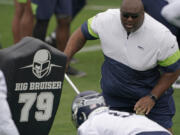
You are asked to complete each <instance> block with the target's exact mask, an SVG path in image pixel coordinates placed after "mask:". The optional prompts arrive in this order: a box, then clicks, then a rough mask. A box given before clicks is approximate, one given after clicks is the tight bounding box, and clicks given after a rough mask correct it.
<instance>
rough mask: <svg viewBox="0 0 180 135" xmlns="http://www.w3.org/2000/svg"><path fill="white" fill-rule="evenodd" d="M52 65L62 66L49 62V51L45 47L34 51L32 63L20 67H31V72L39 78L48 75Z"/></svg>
mask: <svg viewBox="0 0 180 135" xmlns="http://www.w3.org/2000/svg"><path fill="white" fill-rule="evenodd" d="M52 67H62V66H59V65H55V64H51V54H50V52H49V51H48V50H46V49H41V50H38V51H37V52H36V53H35V55H34V58H33V63H32V65H28V66H25V67H22V68H20V69H24V68H32V73H33V74H34V75H35V76H36V77H37V78H39V79H41V78H43V77H44V76H48V75H49V74H50V73H51V68H52Z"/></svg>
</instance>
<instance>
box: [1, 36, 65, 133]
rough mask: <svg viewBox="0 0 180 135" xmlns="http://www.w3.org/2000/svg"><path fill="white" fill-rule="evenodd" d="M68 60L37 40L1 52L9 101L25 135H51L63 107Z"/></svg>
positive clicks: (24, 42)
mask: <svg viewBox="0 0 180 135" xmlns="http://www.w3.org/2000/svg"><path fill="white" fill-rule="evenodd" d="M65 65H66V57H65V55H64V54H63V53H61V52H60V51H58V50H57V49H55V48H53V47H50V46H49V45H47V44H46V43H44V42H42V41H40V40H38V39H34V38H30V37H28V38H24V39H23V40H22V41H21V42H19V43H18V44H16V45H14V46H12V47H10V48H7V49H3V50H1V51H0V67H1V69H2V70H3V71H4V74H5V77H6V81H7V85H8V102H9V105H10V109H11V112H12V116H13V119H14V121H15V124H16V125H17V127H18V130H19V132H20V134H21V135H48V134H49V131H50V129H51V126H52V123H53V121H54V117H55V114H56V111H57V108H58V105H59V101H60V97H61V91H62V85H63V80H64V71H65Z"/></svg>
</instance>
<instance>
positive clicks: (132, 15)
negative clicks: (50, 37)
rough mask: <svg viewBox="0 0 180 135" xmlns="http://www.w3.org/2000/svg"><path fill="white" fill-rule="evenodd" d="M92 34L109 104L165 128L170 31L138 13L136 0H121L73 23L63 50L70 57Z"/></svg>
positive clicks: (176, 55) (179, 70)
mask: <svg viewBox="0 0 180 135" xmlns="http://www.w3.org/2000/svg"><path fill="white" fill-rule="evenodd" d="M98 38H99V39H100V41H101V47H102V50H103V53H104V58H105V60H104V63H103V65H102V78H101V88H102V91H103V92H102V93H103V96H104V98H105V100H106V103H107V104H108V105H109V106H110V108H111V109H117V110H121V111H129V112H133V111H135V112H136V113H137V114H145V115H147V116H148V117H149V118H150V119H152V120H154V121H156V122H158V123H159V124H160V125H162V126H163V127H165V128H167V129H171V127H172V117H173V116H174V114H175V105H174V100H173V97H172V94H173V89H172V88H171V85H172V83H173V82H174V81H175V80H176V79H177V77H178V75H179V74H180V52H179V49H178V44H177V41H176V37H175V36H174V35H172V34H171V32H170V31H169V30H168V29H167V28H166V27H165V26H164V25H162V24H161V23H159V22H158V21H156V20H155V19H153V18H152V17H150V16H149V15H148V14H146V13H144V8H143V4H142V2H141V0H133V1H132V0H124V1H123V2H122V4H121V8H120V10H119V9H109V10H107V11H105V12H102V13H99V14H97V15H96V16H94V17H92V18H90V19H89V20H88V21H87V22H85V23H84V24H83V25H82V26H81V28H78V29H77V30H76V31H75V32H74V33H73V35H72V36H71V38H70V39H69V41H68V44H67V47H66V49H65V54H66V55H67V56H68V58H69V60H70V59H71V58H72V56H73V55H74V54H75V53H76V52H77V51H78V50H80V49H81V48H82V47H83V45H84V44H85V42H86V40H90V39H98Z"/></svg>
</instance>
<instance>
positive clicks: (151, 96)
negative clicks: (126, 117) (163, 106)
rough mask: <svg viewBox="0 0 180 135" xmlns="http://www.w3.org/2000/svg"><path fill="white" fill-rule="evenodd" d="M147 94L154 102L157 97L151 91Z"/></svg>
mask: <svg viewBox="0 0 180 135" xmlns="http://www.w3.org/2000/svg"><path fill="white" fill-rule="evenodd" d="M148 96H149V97H150V98H151V99H152V100H153V101H154V102H156V101H157V100H158V98H157V97H156V96H155V95H153V94H152V93H150V94H149V95H148Z"/></svg>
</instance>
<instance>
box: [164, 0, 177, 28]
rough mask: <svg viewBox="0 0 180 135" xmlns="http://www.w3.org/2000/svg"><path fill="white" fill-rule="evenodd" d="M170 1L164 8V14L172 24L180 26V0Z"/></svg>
mask: <svg viewBox="0 0 180 135" xmlns="http://www.w3.org/2000/svg"><path fill="white" fill-rule="evenodd" d="M167 1H168V2H169V4H168V5H166V6H165V7H164V8H163V9H162V12H161V14H162V16H163V17H164V18H165V19H166V20H167V21H168V22H169V23H171V24H174V25H175V26H177V27H179V28H180V0H167Z"/></svg>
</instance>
